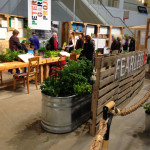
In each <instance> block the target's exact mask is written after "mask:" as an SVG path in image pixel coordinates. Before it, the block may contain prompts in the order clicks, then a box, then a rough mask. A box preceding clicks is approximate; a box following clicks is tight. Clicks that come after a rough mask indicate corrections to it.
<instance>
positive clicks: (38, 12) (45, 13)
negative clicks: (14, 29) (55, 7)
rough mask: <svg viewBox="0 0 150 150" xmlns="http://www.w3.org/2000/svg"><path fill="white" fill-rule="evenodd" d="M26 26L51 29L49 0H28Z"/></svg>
mask: <svg viewBox="0 0 150 150" xmlns="http://www.w3.org/2000/svg"><path fill="white" fill-rule="evenodd" d="M28 26H29V27H30V28H31V29H37V30H51V0H40V1H37V0H28Z"/></svg>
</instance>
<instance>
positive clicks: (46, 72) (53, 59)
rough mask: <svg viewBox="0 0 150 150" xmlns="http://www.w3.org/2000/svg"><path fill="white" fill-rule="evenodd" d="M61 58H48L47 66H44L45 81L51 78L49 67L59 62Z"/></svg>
mask: <svg viewBox="0 0 150 150" xmlns="http://www.w3.org/2000/svg"><path fill="white" fill-rule="evenodd" d="M59 58H60V57H54V58H46V64H45V65H44V79H46V78H48V77H49V65H50V64H51V63H56V62H58V60H59Z"/></svg>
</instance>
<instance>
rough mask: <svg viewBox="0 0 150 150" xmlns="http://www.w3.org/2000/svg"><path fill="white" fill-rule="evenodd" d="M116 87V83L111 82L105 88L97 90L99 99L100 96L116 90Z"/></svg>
mask: <svg viewBox="0 0 150 150" xmlns="http://www.w3.org/2000/svg"><path fill="white" fill-rule="evenodd" d="M117 86H118V82H113V83H111V84H110V85H108V86H106V87H105V88H103V89H101V90H99V97H101V96H102V95H105V94H106V93H108V92H109V91H111V90H112V89H114V88H116V87H117Z"/></svg>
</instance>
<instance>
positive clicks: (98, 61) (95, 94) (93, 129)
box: [90, 57, 102, 136]
mask: <svg viewBox="0 0 150 150" xmlns="http://www.w3.org/2000/svg"><path fill="white" fill-rule="evenodd" d="M101 60H102V59H101V58H100V57H97V58H95V69H96V71H97V74H96V83H95V84H94V85H93V92H92V106H91V111H92V124H91V126H90V135H92V136H94V135H95V133H96V116H97V105H98V97H99V86H100V84H99V82H100V72H101Z"/></svg>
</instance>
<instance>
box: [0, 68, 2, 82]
mask: <svg viewBox="0 0 150 150" xmlns="http://www.w3.org/2000/svg"><path fill="white" fill-rule="evenodd" d="M0 81H1V84H2V71H0Z"/></svg>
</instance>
